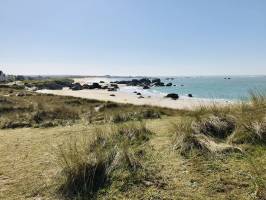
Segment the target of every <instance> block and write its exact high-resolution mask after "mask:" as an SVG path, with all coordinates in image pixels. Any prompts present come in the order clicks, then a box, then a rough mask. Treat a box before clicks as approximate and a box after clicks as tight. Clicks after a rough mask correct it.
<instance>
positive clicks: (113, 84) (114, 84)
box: [111, 83, 119, 89]
mask: <svg viewBox="0 0 266 200" xmlns="http://www.w3.org/2000/svg"><path fill="white" fill-rule="evenodd" d="M111 86H112V87H113V88H116V89H118V88H119V86H118V85H117V84H116V83H111Z"/></svg>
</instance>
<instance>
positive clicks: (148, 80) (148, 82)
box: [139, 78, 151, 85]
mask: <svg viewBox="0 0 266 200" xmlns="http://www.w3.org/2000/svg"><path fill="white" fill-rule="evenodd" d="M139 81H140V82H141V83H142V84H145V85H150V84H151V80H150V79H148V78H142V79H140V80H139Z"/></svg>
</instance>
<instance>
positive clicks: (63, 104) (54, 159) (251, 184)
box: [0, 87, 266, 200]
mask: <svg viewBox="0 0 266 200" xmlns="http://www.w3.org/2000/svg"><path fill="white" fill-rule="evenodd" d="M0 94H1V97H0V103H1V104H0V124H1V127H0V128H1V130H0V199H7V200H9V199H10V200H14V199H18V200H23V199H38V200H39V199H51V200H52V199H156V200H157V199H265V198H266V194H265V192H266V190H265V183H266V182H265V180H266V167H265V166H266V156H265V155H266V119H265V114H266V98H265V96H264V95H261V94H258V93H257V94H253V95H252V96H251V102H249V103H243V104H241V105H240V104H239V105H233V106H230V107H223V108H221V107H215V106H211V107H208V108H206V107H202V108H199V109H197V110H194V111H182V110H170V109H165V108H156V107H147V106H133V105H120V104H116V103H111V102H99V101H94V100H85V99H79V98H72V97H61V96H60V97H59V96H51V95H44V94H36V93H33V92H28V91H25V90H24V89H20V88H17V87H13V88H10V87H8V88H7V87H1V88H0Z"/></svg>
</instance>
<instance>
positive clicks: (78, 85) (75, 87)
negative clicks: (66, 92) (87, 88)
mask: <svg viewBox="0 0 266 200" xmlns="http://www.w3.org/2000/svg"><path fill="white" fill-rule="evenodd" d="M70 89H72V90H82V86H81V85H80V83H74V84H72V85H71V87H70Z"/></svg>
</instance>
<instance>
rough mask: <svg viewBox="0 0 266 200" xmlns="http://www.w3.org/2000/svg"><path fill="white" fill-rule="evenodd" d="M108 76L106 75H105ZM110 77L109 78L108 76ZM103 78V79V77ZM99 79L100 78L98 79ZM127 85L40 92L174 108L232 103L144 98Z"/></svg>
mask: <svg viewBox="0 0 266 200" xmlns="http://www.w3.org/2000/svg"><path fill="white" fill-rule="evenodd" d="M98 78H99V77H90V78H89V77H86V78H81V79H80V78H78V79H74V80H75V82H77V83H80V84H85V83H88V82H94V81H96V79H98ZM105 78H106V77H105ZM107 79H108V78H107ZM101 80H102V79H101ZM97 81H98V80H97ZM124 87H126V86H125V85H119V88H120V89H119V90H118V91H115V92H113V91H112V92H110V91H106V90H99V89H94V90H88V89H85V90H78V91H73V90H71V89H68V88H64V89H63V90H39V91H37V92H39V93H46V94H54V95H61V96H73V97H80V98H86V99H95V100H101V101H112V102H117V103H128V104H134V105H149V106H158V107H165V108H172V109H186V110H192V109H195V108H197V107H199V106H210V105H219V106H225V105H230V104H232V101H226V100H215V99H199V98H183V97H180V99H178V100H172V99H169V98H165V97H163V96H160V95H153V96H152V95H146V94H144V93H143V94H141V96H142V97H143V98H140V97H139V96H138V95H136V94H135V93H133V92H132V93H129V92H125V91H123V88H124Z"/></svg>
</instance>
